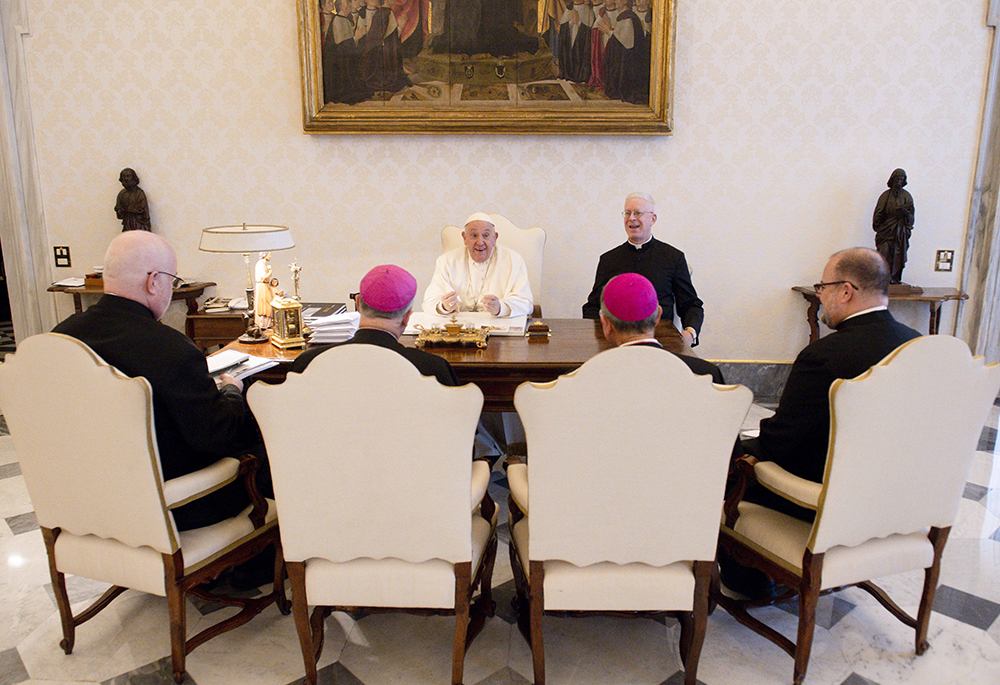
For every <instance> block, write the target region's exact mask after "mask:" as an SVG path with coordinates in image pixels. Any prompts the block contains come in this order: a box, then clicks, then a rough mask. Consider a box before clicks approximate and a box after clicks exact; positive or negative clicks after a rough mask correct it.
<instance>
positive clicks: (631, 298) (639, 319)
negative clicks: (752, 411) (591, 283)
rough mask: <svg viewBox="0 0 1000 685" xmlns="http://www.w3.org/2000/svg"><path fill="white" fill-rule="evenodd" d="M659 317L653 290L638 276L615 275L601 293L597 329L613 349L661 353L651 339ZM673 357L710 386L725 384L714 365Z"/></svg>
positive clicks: (686, 356) (653, 338) (657, 343)
mask: <svg viewBox="0 0 1000 685" xmlns="http://www.w3.org/2000/svg"><path fill="white" fill-rule="evenodd" d="M662 313H663V308H662V307H661V306H660V305H659V303H658V302H657V299H656V289H655V288H653V284H652V283H651V282H650V281H649V279H648V278H646V277H645V276H641V275H640V274H634V273H627V274H619V275H618V276H615V277H614V278H612V279H611V280H610V281H608V284H607V285H606V286H604V289H603V290H602V291H601V314H600V316H601V328H602V329H603V330H604V337H605V338H607V339H608V342H610V343H611V344H613V345H614V346H615V347H630V346H633V345H642V346H646V347H658V348H660V349H661V350H662V349H664V347H663V345H661V344H660V342H659V341H658V340H657V339H656V337H655V336H654V332H655V330H656V324H657V322H658V321H659V320H660V315H661V314H662ZM676 356H677V357H678V358H679V359H680V360H681V361H682V362H684V363H685V364H687V365H688V367H689V368H690V369H691V370H692V371H694V372H695V373H697V374H699V375H705V376H711V377H712V382H713V383H719V384H724V383H725V382H726V381H725V379H724V378H723V377H722V371H720V370H719V367H717V366H716V365H715V364H713V363H711V362H709V361H705V360H704V359H699V358H698V357H693V356H691V355H687V354H678V355H676Z"/></svg>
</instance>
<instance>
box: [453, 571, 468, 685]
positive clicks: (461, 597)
mask: <svg viewBox="0 0 1000 685" xmlns="http://www.w3.org/2000/svg"><path fill="white" fill-rule="evenodd" d="M471 582H472V562H468V561H464V562H462V563H460V564H455V644H454V645H453V647H452V654H451V683H452V685H462V675H463V672H464V670H465V649H466V640H465V639H466V634H467V632H468V630H469V592H470V583H471Z"/></svg>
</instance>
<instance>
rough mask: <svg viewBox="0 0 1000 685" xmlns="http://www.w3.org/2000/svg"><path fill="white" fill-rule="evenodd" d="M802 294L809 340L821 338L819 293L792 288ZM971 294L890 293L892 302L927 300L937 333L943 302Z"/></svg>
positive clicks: (943, 290)
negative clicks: (807, 305) (805, 303)
mask: <svg viewBox="0 0 1000 685" xmlns="http://www.w3.org/2000/svg"><path fill="white" fill-rule="evenodd" d="M792 290H794V291H795V292H797V293H799V294H800V295H802V297H803V298H804V299H805V301H806V302H807V303H808V304H809V308H808V309H807V310H806V320H807V321H808V322H809V342H816V341H817V340H819V316H818V313H819V295H817V294H816V291H815V290H814V289H813V287H812V286H811V285H796V286H794V287H793V288H792ZM967 299H969V296H968V295H966V294H965V293H963V292H962V291H961V290H958V289H957V288H924V289H923V292H919V293H904V294H893V293H892V292H890V293H889V301H890V302H926V303H928V305H929V306H930V323H929V326H928V329H927V330H928V332H929V333H930V334H931V335H936V334H937V332H938V327H939V326H940V324H941V303H942V302H947V301H949V300H967Z"/></svg>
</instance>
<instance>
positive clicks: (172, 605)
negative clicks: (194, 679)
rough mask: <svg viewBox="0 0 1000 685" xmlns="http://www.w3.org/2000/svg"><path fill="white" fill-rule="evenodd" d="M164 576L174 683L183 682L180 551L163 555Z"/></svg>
mask: <svg viewBox="0 0 1000 685" xmlns="http://www.w3.org/2000/svg"><path fill="white" fill-rule="evenodd" d="M163 567H164V574H165V576H166V591H167V610H168V612H169V614H170V656H171V661H172V662H173V671H174V682H175V683H182V682H184V665H185V660H186V657H187V611H186V607H185V606H184V587H183V586H182V584H181V583H180V582H179V578H180V577H181V575H182V574H183V568H184V561H183V558H182V557H181V553H180V551H178V552H175V553H174V554H173V555H170V554H164V555H163Z"/></svg>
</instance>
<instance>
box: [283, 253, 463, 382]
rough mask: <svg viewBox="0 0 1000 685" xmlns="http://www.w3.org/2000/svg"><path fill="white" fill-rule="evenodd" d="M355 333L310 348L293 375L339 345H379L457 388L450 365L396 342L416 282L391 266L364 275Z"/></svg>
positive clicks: (408, 312) (406, 318)
mask: <svg viewBox="0 0 1000 685" xmlns="http://www.w3.org/2000/svg"><path fill="white" fill-rule="evenodd" d="M358 291H359V292H358V296H357V297H358V299H357V305H358V312H359V313H360V314H361V320H360V321H359V322H358V332H357V333H355V334H354V337H353V338H351V339H350V340H347V341H345V342H341V343H334V344H332V345H319V346H317V347H312V348H310V349H308V350H306V351H305V352H303V353H302V354H300V355H299V356H298V358H297V359H296V360H295V363H293V364H292V369H291V370H292V371H293V372H295V373H302V372H303V371H305V369H306V367H307V366H309V363H310V362H311V361H312V360H313V359H315V358H316V356H317V355H320V354H323V352H326V351H327V350H329V349H331V348H333V347H338V346H339V345H352V344H362V345H378V346H380V347H385V348H386V349H390V350H392V351H393V352H396V353H398V354H401V355H403V356H404V357H406V358H407V359H408V360H409V361H410V363H411V364H413V365H414V366H415V367H417V369H418V370H419V371H420V373H421V374H423V375H425V376H434V377H435V378H437V379H438V382H439V383H441V384H442V385H458V377H457V376H456V375H455V371H454V369H452V368H451V364H449V363H448V362H447V361H445V360H444V359H443V358H441V357H438V356H437V355H433V354H431V353H430V352H424V351H423V350H418V349H415V348H412V347H405V346H403V345H402V344H401V343H400V342H399V336H401V335H402V334H403V331H404V330H406V324H407V323H408V322H409V321H410V315H411V314H412V313H413V298H414V297H415V296H416V294H417V279H415V278H414V277H413V276H412V275H411V274H410V272H409V271H407V270H406V269H402V268H400V267H398V266H396V265H394V264H384V265H382V266H376V267H375V268H374V269H372V270H371V271H369V272H368V273H367V274H365V277H364V278H362V279H361V286H360V287H359V288H358Z"/></svg>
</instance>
